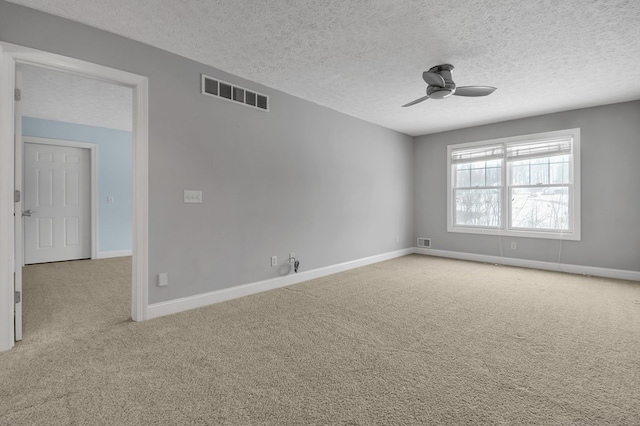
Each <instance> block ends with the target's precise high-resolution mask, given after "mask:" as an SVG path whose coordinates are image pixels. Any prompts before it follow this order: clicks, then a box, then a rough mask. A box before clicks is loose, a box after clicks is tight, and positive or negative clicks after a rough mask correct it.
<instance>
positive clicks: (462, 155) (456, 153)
mask: <svg viewBox="0 0 640 426" xmlns="http://www.w3.org/2000/svg"><path fill="white" fill-rule="evenodd" d="M503 157H504V145H503V144H500V145H487V146H480V147H472V148H460V149H454V150H452V151H451V163H452V164H459V163H473V162H476V161H488V160H494V159H497V158H503Z"/></svg>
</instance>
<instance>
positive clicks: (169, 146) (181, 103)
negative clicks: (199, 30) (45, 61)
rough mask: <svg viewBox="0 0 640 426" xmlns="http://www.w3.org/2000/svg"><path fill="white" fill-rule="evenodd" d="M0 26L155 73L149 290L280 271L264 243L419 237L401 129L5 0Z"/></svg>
mask: <svg viewBox="0 0 640 426" xmlns="http://www.w3.org/2000/svg"><path fill="white" fill-rule="evenodd" d="M0 40H3V41H7V42H11V43H15V44H20V45H23V46H28V47H33V48H37V49H41V50H45V51H49V52H54V53H58V54H61V55H65V56H70V57H73V58H78V59H82V60H85V61H89V62H94V63H98V64H102V65H106V66H109V67H112V68H117V69H122V70H126V71H129V72H133V73H136V74H140V75H144V76H147V77H149V103H150V110H149V162H150V163H149V168H150V172H149V174H150V185H149V186H150V188H149V191H150V194H149V195H150V201H149V275H150V278H151V283H150V290H149V301H150V302H151V303H154V302H160V301H165V300H170V299H174V298H178V297H184V296H189V295H194V294H199V293H203V292H207V291H213V290H218V289H222V288H227V287H231V286H235V285H239V284H244V283H250V282H255V281H259V280H264V279H268V278H272V277H276V276H278V275H279V274H281V273H284V270H283V268H271V267H270V265H269V259H270V256H272V255H277V256H278V258H279V260H280V263H282V262H284V261H285V259H286V257H287V256H288V253H289V252H295V253H296V254H297V256H298V258H299V259H300V261H301V267H302V270H309V269H314V268H320V267H324V266H329V265H333V264H337V263H341V262H346V261H350V260H355V259H359V258H363V257H367V256H371V255H376V254H380V253H385V252H389V251H393V250H396V249H401V248H406V247H411V246H413V245H414V235H415V233H414V229H413V223H414V218H413V212H414V207H413V170H412V166H413V161H412V157H413V147H414V145H413V144H414V142H413V139H412V138H411V137H409V136H406V135H403V134H400V133H397V132H393V131H391V130H387V129H384V128H381V127H378V126H375V125H373V124H370V123H366V122H363V121H361V120H357V119H355V118H352V117H349V116H346V115H343V114H340V113H337V112H334V111H332V110H329V109H327V108H324V107H321V106H318V105H316V104H313V103H310V102H306V101H303V100H301V99H298V98H295V97H292V96H289V95H286V94H284V93H282V92H278V91H275V90H272V89H269V88H266V87H262V86H259V85H256V84H254V83H252V82H249V81H245V80H242V79H240V78H237V77H235V76H232V75H229V74H226V73H223V72H221V71H219V70H216V69H213V68H210V67H208V66H205V65H202V64H199V63H197V62H194V61H190V60H187V59H184V58H182V57H179V56H176V55H173V54H170V53H167V52H164V51H161V50H159V49H155V48H152V47H149V46H146V45H143V44H140V43H138V42H135V41H132V40H128V39H125V38H122V37H120V36H116V35H114V34H109V33H106V32H103V31H101V30H98V29H94V28H90V27H88V26H84V25H81V24H78V23H74V22H71V21H68V20H65V19H61V18H58V17H54V16H52V15H47V14H44V13H41V12H37V11H34V10H30V9H27V8H24V7H21V6H17V5H13V4H10V3H6V2H4V1H0ZM201 73H204V74H207V75H211V76H213V77H217V78H220V79H222V80H225V81H228V82H230V83H235V84H238V85H240V86H244V87H247V88H250V89H253V90H256V91H258V92H262V93H265V94H267V95H269V96H270V110H271V111H270V112H268V113H265V112H263V111H259V110H254V109H251V108H248V107H243V106H241V105H236V104H233V103H230V102H226V101H222V100H218V99H214V98H211V97H208V96H204V95H201V94H200V93H199V89H200V87H199V85H200V74H201ZM184 189H199V190H202V191H203V199H204V202H203V204H201V205H197V204H195V205H194V204H183V202H182V191H183V190H184ZM396 236H399V240H400V242H396ZM160 272H168V273H169V281H170V284H169V286H168V287H164V288H159V287H157V286H156V285H155V283H156V281H155V280H156V275H157V274H158V273H160Z"/></svg>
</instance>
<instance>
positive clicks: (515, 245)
mask: <svg viewBox="0 0 640 426" xmlns="http://www.w3.org/2000/svg"><path fill="white" fill-rule="evenodd" d="M517 248H518V244H517V243H516V242H515V241H512V242H511V250H516V249H517Z"/></svg>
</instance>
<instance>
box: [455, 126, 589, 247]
mask: <svg viewBox="0 0 640 426" xmlns="http://www.w3.org/2000/svg"><path fill="white" fill-rule="evenodd" d="M563 136H571V137H572V138H573V154H572V156H571V159H570V162H569V164H570V165H569V174H570V177H571V182H572V183H571V184H569V216H570V224H569V231H549V230H523V229H517V230H515V229H509V226H510V225H509V224H510V223H511V217H510V215H511V208H510V205H509V204H510V203H508V202H507V197H508V194H509V190H510V189H511V188H513V187H518V186H519V185H509V184H508V182H509V181H508V180H507V178H508V177H509V176H508V169H509V166H508V160H507V154H506V151H507V145H510V144H516V143H523V142H527V141H540V140H544V139H553V138H559V137H563ZM496 144H504V157H503V164H502V171H501V173H502V186H501V187H500V195H501V203H502V206H501V217H502V220H501V224H500V227H499V228H483V227H478V226H460V225H454V222H453V221H454V216H455V210H454V208H453V200H454V199H455V198H454V197H453V194H454V191H455V189H456V188H453V186H452V185H453V182H454V177H453V167H452V161H451V153H452V151H453V150H457V149H464V148H474V147H481V146H483V145H496ZM580 178H581V174H580V128H574V129H565V130H557V131H551V132H543V133H533V134H528V135H520V136H512V137H505V138H498V139H488V140H482V141H475V142H466V143H460V144H454V145H448V146H447V232H455V233H463V234H481V235H499V236H509V237H525V238H544V239H553V240H570V241H580V240H581V219H580V216H581V212H580V205H581V203H580V194H581V191H580ZM545 186H547V185H545ZM562 186H565V185H562ZM494 188H495V187H494Z"/></svg>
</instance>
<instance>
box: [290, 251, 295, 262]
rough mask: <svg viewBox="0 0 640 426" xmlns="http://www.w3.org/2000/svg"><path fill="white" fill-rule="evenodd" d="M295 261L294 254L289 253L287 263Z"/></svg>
mask: <svg viewBox="0 0 640 426" xmlns="http://www.w3.org/2000/svg"><path fill="white" fill-rule="evenodd" d="M295 259H296V254H295V253H289V263H293V262H295Z"/></svg>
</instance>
